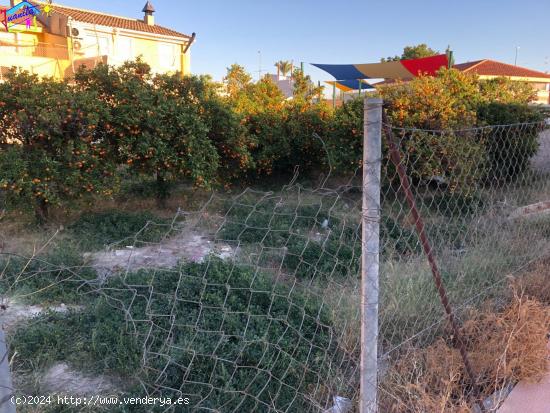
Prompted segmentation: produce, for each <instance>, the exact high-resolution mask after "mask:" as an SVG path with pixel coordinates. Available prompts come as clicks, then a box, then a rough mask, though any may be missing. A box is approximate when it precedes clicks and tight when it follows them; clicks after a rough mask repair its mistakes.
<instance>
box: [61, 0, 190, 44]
mask: <svg viewBox="0 0 550 413" xmlns="http://www.w3.org/2000/svg"><path fill="white" fill-rule="evenodd" d="M52 6H53V10H54V11H53V12H54V13H59V14H62V15H64V16H67V17H71V18H72V19H74V20H76V21H79V22H82V23H90V24H97V25H100V26H108V27H117V28H120V29H128V30H135V31H138V32H145V33H153V34H160V35H164V36H172V37H180V38H184V39H190V38H191V36H189V35H187V34H183V33H179V32H177V31H175V30H172V29H168V28H166V27H163V26H159V25H157V24H155V25H152V26H150V25H148V24H146V23H145V22H144V21H143V20H138V19H131V18H128V17H118V16H112V15H109V14H104V13H101V12H95V11H90V10H82V9H76V8H72V7H66V6H62V5H59V4H53V5H52Z"/></svg>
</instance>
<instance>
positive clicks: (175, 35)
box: [0, 0, 195, 80]
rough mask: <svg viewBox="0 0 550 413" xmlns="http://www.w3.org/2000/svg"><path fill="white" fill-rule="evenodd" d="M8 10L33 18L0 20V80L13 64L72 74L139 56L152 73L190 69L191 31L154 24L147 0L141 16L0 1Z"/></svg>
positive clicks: (42, 72) (1, 10) (34, 70)
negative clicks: (17, 20)
mask: <svg viewBox="0 0 550 413" xmlns="http://www.w3.org/2000/svg"><path fill="white" fill-rule="evenodd" d="M0 1H1V0H0ZM124 3H127V2H124ZM126 8H127V7H126ZM36 10H38V12H36ZM46 11H47V12H46ZM10 12H11V13H12V16H15V17H17V16H19V15H21V16H22V15H32V19H31V18H29V19H27V20H24V19H23V20H22V24H14V25H10V24H9V22H8V18H1V19H0V20H2V21H3V24H0V80H1V76H2V75H3V74H5V73H6V72H7V71H8V70H9V69H10V68H11V67H12V66H15V67H20V68H22V69H24V70H28V71H29V72H31V73H35V74H37V75H40V76H51V77H54V78H57V79H61V78H65V77H70V76H72V75H73V74H74V71H75V69H78V67H80V66H81V65H85V66H87V67H93V66H95V65H96V64H97V63H99V62H103V63H107V64H111V65H120V64H122V63H124V62H125V61H127V60H134V59H136V58H137V57H138V56H141V58H142V59H143V61H145V62H146V63H147V64H149V65H150V66H151V68H152V70H153V72H155V73H175V72H180V73H182V74H188V73H190V46H191V44H192V43H193V41H194V38H195V36H194V34H193V35H187V34H183V33H179V32H177V31H175V30H172V29H169V28H166V27H164V26H160V25H158V24H156V23H155V19H154V12H155V9H154V7H153V5H152V4H151V2H149V1H148V2H147V4H146V5H145V7H144V8H143V10H142V12H143V13H144V15H143V18H141V19H134V18H129V17H119V16H113V15H110V14H106V13H102V12H99V11H90V10H84V9H79V8H75V7H68V6H62V5H60V4H55V3H53V4H50V3H46V2H40V1H32V0H30V1H21V0H11V2H10V5H9V6H0V17H2V16H6V13H10ZM10 19H11V21H12V22H13V17H10Z"/></svg>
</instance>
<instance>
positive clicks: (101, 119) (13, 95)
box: [0, 72, 116, 221]
mask: <svg viewBox="0 0 550 413" xmlns="http://www.w3.org/2000/svg"><path fill="white" fill-rule="evenodd" d="M110 119H111V113H110V111H109V109H108V107H107V105H105V103H104V102H103V101H102V100H101V99H99V96H98V93H97V92H96V91H92V90H90V91H83V92H82V93H77V94H75V93H73V90H72V87H71V86H69V85H68V84H67V83H65V82H56V81H53V80H47V81H43V82H41V81H39V79H38V78H37V77H36V76H35V75H30V74H28V73H25V72H12V73H10V74H8V76H7V81H6V82H5V83H1V84H0V189H2V190H3V191H4V192H5V194H6V198H7V200H8V203H9V204H11V205H18V206H19V205H26V206H31V205H32V206H33V207H34V210H35V213H36V215H37V218H38V219H40V220H42V221H43V220H45V219H47V215H48V209H49V208H48V207H49V205H52V204H54V205H55V204H60V203H62V202H63V201H67V200H75V199H79V198H82V197H84V196H86V195H92V194H102V195H110V194H111V193H112V191H113V188H114V185H115V181H114V179H113V177H114V171H115V167H116V163H115V162H114V161H113V159H114V152H115V151H114V148H113V145H112V140H111V136H110V135H109V122H110Z"/></svg>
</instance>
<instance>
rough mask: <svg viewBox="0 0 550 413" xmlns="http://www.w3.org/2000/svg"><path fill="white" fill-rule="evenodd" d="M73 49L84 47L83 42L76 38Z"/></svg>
mask: <svg viewBox="0 0 550 413" xmlns="http://www.w3.org/2000/svg"><path fill="white" fill-rule="evenodd" d="M73 49H74V50H80V49H82V43H80V42H79V41H78V40H75V41H74V42H73Z"/></svg>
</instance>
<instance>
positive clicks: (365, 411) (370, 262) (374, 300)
mask: <svg viewBox="0 0 550 413" xmlns="http://www.w3.org/2000/svg"><path fill="white" fill-rule="evenodd" d="M381 141H382V99H378V98H376V99H365V106H364V142H363V184H362V185H363V187H362V190H363V191H362V192H363V206H362V218H361V224H362V234H361V235H362V251H361V381H360V385H361V400H360V411H361V413H375V412H377V410H378V407H377V390H378V379H377V377H378V291H379V281H378V272H379V249H380V238H379V234H380V175H381V165H382V163H381V162H382V149H381V148H382V146H381Z"/></svg>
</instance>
